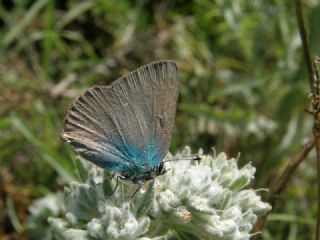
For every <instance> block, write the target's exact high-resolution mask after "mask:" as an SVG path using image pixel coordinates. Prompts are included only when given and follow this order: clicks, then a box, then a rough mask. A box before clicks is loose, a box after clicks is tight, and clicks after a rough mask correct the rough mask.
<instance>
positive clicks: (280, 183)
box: [252, 138, 314, 239]
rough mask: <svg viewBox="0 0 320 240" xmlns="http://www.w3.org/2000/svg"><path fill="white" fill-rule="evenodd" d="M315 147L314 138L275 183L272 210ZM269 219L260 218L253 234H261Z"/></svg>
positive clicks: (269, 201) (271, 195)
mask: <svg viewBox="0 0 320 240" xmlns="http://www.w3.org/2000/svg"><path fill="white" fill-rule="evenodd" d="M313 146H314V139H313V138H312V139H310V140H309V141H308V142H307V143H306V144H305V145H303V148H302V149H301V150H300V151H299V152H298V153H297V154H296V155H295V156H294V157H293V159H292V160H291V161H290V162H289V163H288V165H287V167H286V168H285V169H284V171H283V172H282V174H281V175H280V177H279V178H278V180H277V181H275V183H274V186H273V188H272V189H271V191H270V196H269V198H268V203H270V205H271V206H272V209H274V207H275V205H276V203H277V200H278V199H279V198H280V196H281V194H282V192H283V191H284V190H285V189H286V187H287V185H288V182H289V180H290V178H291V176H292V175H293V173H294V172H295V170H296V169H297V168H298V166H299V165H300V163H301V162H302V161H303V160H304V159H305V158H306V157H307V155H308V154H309V152H310V151H311V149H312V148H313ZM267 218H268V214H266V215H264V216H263V217H261V218H259V220H258V221H257V223H256V224H255V225H254V227H253V231H252V232H254V233H255V232H259V231H260V230H261V229H262V227H263V225H264V224H265V222H266V220H267ZM257 237H258V235H254V236H253V237H252V239H256V238H257Z"/></svg>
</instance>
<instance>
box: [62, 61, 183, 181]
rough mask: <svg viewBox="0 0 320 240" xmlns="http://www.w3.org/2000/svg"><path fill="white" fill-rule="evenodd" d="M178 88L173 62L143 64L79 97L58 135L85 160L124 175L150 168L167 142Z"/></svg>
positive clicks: (159, 157)
mask: <svg viewBox="0 0 320 240" xmlns="http://www.w3.org/2000/svg"><path fill="white" fill-rule="evenodd" d="M178 88H179V80H178V76H177V67H176V64H175V63H174V62H173V61H158V62H154V63H151V64H148V65H145V66H143V67H141V68H139V69H137V70H135V71H133V72H131V73H129V74H128V75H127V76H125V77H122V78H120V79H118V80H116V81H114V82H113V83H112V84H110V85H109V86H100V87H94V88H92V89H89V90H87V91H86V92H85V93H84V94H83V95H82V96H80V97H79V98H78V99H77V100H76V102H75V103H74V104H73V105H72V106H71V108H70V110H69V113H68V115H67V117H66V119H65V126H64V131H63V133H62V137H63V139H65V140H66V141H68V142H70V143H71V145H72V146H73V147H74V148H75V150H76V151H77V152H78V153H80V154H81V155H82V156H83V157H84V158H85V159H87V160H89V161H91V162H93V163H95V164H96V165H98V166H101V167H103V168H106V169H108V170H110V171H113V172H120V173H122V174H126V175H128V174H137V171H139V170H140V171H141V172H143V171H144V170H148V169H150V168H153V167H155V166H157V165H158V164H159V163H160V162H161V160H162V159H163V158H164V157H165V155H166V153H167V151H168V148H169V145H170V142H171V136H172V129H173V124H174V119H175V112H176V107H177V99H178ZM132 172H133V173H132Z"/></svg>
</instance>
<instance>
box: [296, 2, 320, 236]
mask: <svg viewBox="0 0 320 240" xmlns="http://www.w3.org/2000/svg"><path fill="white" fill-rule="evenodd" d="M295 5H296V15H297V20H298V26H299V31H300V37H301V41H302V46H303V53H304V57H305V61H306V64H307V68H308V77H309V85H310V89H311V93H312V97H311V103H312V114H313V117H314V126H313V135H314V139H315V145H316V156H317V173H318V179H317V183H318V212H317V229H316V239H317V240H320V118H319V112H320V103H319V86H318V84H319V81H318V80H319V79H317V80H316V79H315V73H314V68H313V63H312V60H311V57H310V56H311V55H310V48H309V44H308V39H307V34H306V29H305V25H304V21H303V13H302V8H301V2H300V0H295Z"/></svg>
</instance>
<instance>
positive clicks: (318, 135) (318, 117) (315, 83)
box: [253, 0, 320, 240]
mask: <svg viewBox="0 0 320 240" xmlns="http://www.w3.org/2000/svg"><path fill="white" fill-rule="evenodd" d="M295 7H296V16H297V21H298V26H299V32H300V37H301V41H302V47H303V53H304V58H305V61H306V64H307V69H308V79H309V85H310V89H311V94H310V102H311V106H312V110H311V111H307V112H308V113H310V114H311V115H312V116H313V117H314V125H313V131H312V132H313V139H310V140H309V141H308V142H307V143H306V144H305V145H304V146H303V148H302V150H301V151H300V152H298V153H297V154H296V155H295V157H294V158H293V160H292V161H291V162H290V163H289V164H288V166H287V167H286V169H285V170H284V171H283V173H282V174H281V176H280V177H279V179H278V180H277V181H276V182H275V185H274V187H273V188H272V190H271V192H270V196H269V199H268V202H269V203H270V204H271V206H272V208H274V206H275V205H276V202H277V199H278V198H279V197H280V196H281V193H282V192H283V191H284V190H285V188H286V186H287V185H288V182H289V180H290V178H291V176H292V175H293V173H294V172H295V170H296V169H297V167H298V166H299V165H300V163H301V162H302V161H303V160H304V159H305V158H306V156H307V155H308V153H309V152H310V151H311V149H312V148H313V146H314V145H315V146H316V159H317V173H318V212H317V226H316V227H317V229H316V238H315V239H316V240H320V95H319V92H320V91H319V84H320V78H319V73H318V71H316V70H317V68H316V63H319V59H316V60H315V61H314V62H312V60H311V54H310V49H309V44H308V38H307V34H306V29H305V25H304V18H303V13H302V7H301V2H300V0H295ZM267 217H268V215H266V216H263V217H261V218H260V219H259V220H258V221H257V223H256V224H255V226H254V229H253V232H258V231H260V230H261V229H262V227H263V225H264V223H265V222H266V220H267ZM256 238H257V235H254V236H253V239H256Z"/></svg>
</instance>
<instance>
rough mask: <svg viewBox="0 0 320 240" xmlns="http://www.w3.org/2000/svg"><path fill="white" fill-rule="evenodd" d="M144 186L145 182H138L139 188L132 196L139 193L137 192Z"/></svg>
mask: <svg viewBox="0 0 320 240" xmlns="http://www.w3.org/2000/svg"><path fill="white" fill-rule="evenodd" d="M142 186H143V183H142V182H138V187H137V189H136V190H135V191H134V192H133V193H132V194H131V196H130V198H133V197H134V196H135V195H136V194H137V192H138V191H139V190H140V189H141V188H142Z"/></svg>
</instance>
